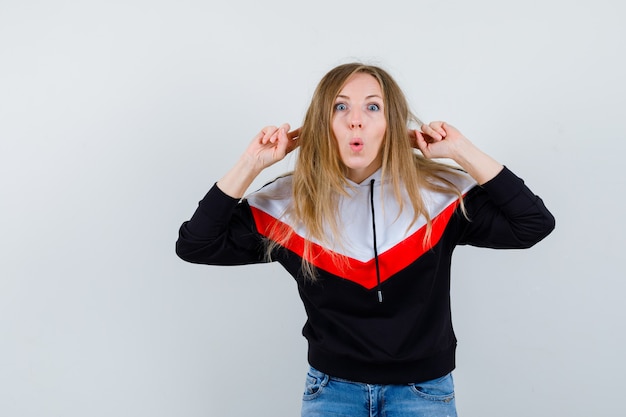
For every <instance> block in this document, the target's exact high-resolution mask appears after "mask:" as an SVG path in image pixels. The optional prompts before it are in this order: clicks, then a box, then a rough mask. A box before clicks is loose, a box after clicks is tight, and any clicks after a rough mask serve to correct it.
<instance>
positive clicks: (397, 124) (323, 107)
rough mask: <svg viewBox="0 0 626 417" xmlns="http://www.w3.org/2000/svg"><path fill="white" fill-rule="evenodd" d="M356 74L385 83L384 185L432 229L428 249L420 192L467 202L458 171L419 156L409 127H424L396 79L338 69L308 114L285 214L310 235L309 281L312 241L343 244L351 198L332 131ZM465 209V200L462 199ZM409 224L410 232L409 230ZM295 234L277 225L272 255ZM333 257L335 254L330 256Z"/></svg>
mask: <svg viewBox="0 0 626 417" xmlns="http://www.w3.org/2000/svg"><path fill="white" fill-rule="evenodd" d="M357 73H365V74H369V75H371V76H372V77H374V78H375V79H376V80H377V81H378V83H379V84H380V87H381V90H382V94H383V101H384V104H385V105H384V109H385V119H386V122H387V129H386V131H385V136H384V138H383V142H382V145H381V153H382V181H383V183H384V182H385V180H386V179H387V178H388V179H390V183H391V185H392V187H393V192H394V196H395V198H396V200H397V201H398V203H399V204H400V209H401V210H404V209H406V208H405V207H404V204H403V201H404V200H403V198H402V195H403V192H405V193H406V194H407V195H408V197H409V200H410V202H411V209H412V211H413V220H412V222H411V225H412V224H413V223H415V222H416V221H417V220H418V219H419V218H420V217H424V218H425V220H426V224H427V233H426V239H425V242H424V243H425V244H426V243H427V241H428V239H429V238H430V231H431V229H432V222H431V218H430V215H429V213H428V210H427V208H426V206H425V203H424V201H423V199H422V194H421V191H420V190H423V189H428V190H432V191H435V192H441V193H453V194H456V195H458V197H459V199H461V198H462V195H461V192H460V190H459V189H458V188H457V187H456V186H455V185H454V183H453V182H451V181H450V180H449V179H448V178H449V177H450V176H451V175H453V176H454V175H458V170H457V169H456V168H454V167H451V166H448V165H445V164H442V163H439V162H435V161H432V160H429V159H426V158H424V157H423V156H422V155H420V154H417V153H416V152H414V149H413V146H412V142H411V139H410V138H409V131H408V126H409V123H417V124H419V125H421V124H422V123H421V121H420V120H419V119H418V118H417V117H416V116H415V115H414V114H413V113H411V111H410V110H409V107H408V103H407V100H406V97H405V96H404V93H403V92H402V90H401V89H400V87H399V86H398V84H397V83H396V82H395V80H394V79H393V78H392V77H391V76H390V75H389V74H388V73H387V72H386V71H385V70H383V69H382V68H379V67H377V66H372V65H365V64H361V63H348V64H343V65H340V66H338V67H335V68H333V69H332V70H331V71H329V72H328V73H327V74H326V75H325V76H324V77H323V78H322V80H321V81H320V82H319V84H318V86H317V88H316V90H315V92H314V94H313V98H312V100H311V104H310V105H309V108H308V110H307V112H306V115H305V118H304V122H303V124H302V128H301V131H300V137H299V139H298V141H299V142H300V147H299V153H298V157H297V160H296V163H295V167H294V172H293V182H292V193H293V204H292V206H291V207H290V209H289V210H288V212H287V213H286V214H288V215H289V216H291V217H292V219H295V220H296V222H298V223H299V224H300V225H302V226H303V228H304V230H306V233H307V234H308V235H307V236H305V242H304V254H303V255H304V256H303V259H302V270H303V273H304V275H305V276H306V277H308V278H315V275H316V274H315V268H314V267H313V265H312V261H313V251H312V243H311V239H314V240H316V241H318V242H321V243H322V246H323V247H329V246H330V243H332V242H334V243H335V244H336V243H337V242H341V236H342V234H341V225H340V224H338V216H337V215H336V213H337V210H338V204H339V197H340V196H342V195H344V196H347V192H346V187H349V183H348V181H347V178H346V175H345V174H346V166H345V165H344V164H343V162H342V160H341V156H340V154H339V149H338V146H337V140H336V138H335V136H334V134H333V131H332V118H333V111H334V103H335V100H336V98H337V95H338V94H339V92H340V91H341V89H342V88H343V86H344V85H345V84H346V82H347V81H348V80H349V79H350V78H351V77H352V76H353V75H355V74H357ZM461 204H462V199H461ZM411 225H409V226H408V227H407V229H408V228H410V226H411ZM292 234H293V230H292V229H290V228H286V227H281V226H278V225H277V227H275V228H274V229H273V230H272V231H271V232H270V236H269V238H270V242H269V244H268V248H267V251H268V252H267V254H268V256H271V252H272V251H273V250H274V249H275V248H276V246H278V245H282V244H284V243H286V242H287V241H288V240H289V239H290V238H291V235H292ZM329 252H330V251H329ZM330 254H331V255H332V256H334V257H335V261H336V263H337V264H339V265H347V263H346V262H345V259H341V258H342V256H341V255H338V254H336V253H335V252H330Z"/></svg>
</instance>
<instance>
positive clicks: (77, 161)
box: [0, 0, 626, 417]
mask: <svg viewBox="0 0 626 417" xmlns="http://www.w3.org/2000/svg"><path fill="white" fill-rule="evenodd" d="M623 16H624V6H623V3H622V2H619V1H617V0H615V1H608V0H595V1H587V0H584V1H577V2H571V1H565V0H563V1H559V0H543V1H528V0H527V1H517V2H506V1H496V0H477V1H471V2H469V1H461V0H455V1H440V0H438V1H434V0H433V1H414V2H407V1H398V2H394V1H388V2H383V3H381V2H380V1H369V0H359V1H356V0H350V1H326V0H322V1H320V0H318V1H315V2H307V3H299V2H295V1H278V0H274V1H265V2H260V1H252V0H246V1H231V2H212V1H188V0H182V1H181V0H178V1H173V0H169V1H154V0H153V1H148V0H125V1H110V0H109V1H99V0H98V1H62V0H56V1H31V0H20V1H17V0H0V61H1V62H0V138H1V141H0V185H1V201H0V210H1V216H0V231H1V237H2V238H1V240H0V245H2V246H1V263H0V274H1V279H0V415H2V416H7V417H12V416H81V417H82V416H94V417H95V416H151V417H156V416H223V417H224V416H252V415H254V416H272V417H274V416H295V415H299V404H300V395H301V391H302V386H303V383H304V372H305V370H306V366H307V365H306V345H305V341H304V339H303V338H302V336H301V335H300V329H301V327H302V325H303V323H304V313H303V309H302V307H301V305H300V301H299V299H298V297H297V293H296V288H295V285H294V283H293V281H292V279H291V278H290V277H289V276H288V275H287V274H286V273H285V272H284V271H282V270H281V269H280V267H278V266H277V265H261V266H249V267H239V268H219V267H207V266H198V265H192V264H188V263H185V262H183V261H181V260H179V259H178V258H176V256H175V254H174V242H175V240H176V238H177V232H178V227H179V225H180V223H181V222H182V221H184V220H185V219H187V218H188V217H189V216H191V214H192V212H193V210H194V209H195V207H196V204H197V201H198V200H199V199H200V198H201V197H202V196H203V195H204V193H205V192H206V191H207V190H208V188H209V187H210V186H211V185H212V184H213V182H214V181H216V180H217V179H218V178H219V177H220V176H221V175H222V174H223V173H224V172H225V171H226V170H227V169H228V168H229V167H230V166H231V164H233V162H234V161H235V160H236V158H237V157H238V156H239V155H240V153H241V152H242V151H243V149H244V148H245V146H246V145H247V144H248V143H249V141H250V139H251V138H252V137H253V136H254V135H255V134H256V133H257V132H258V131H259V130H260V128H261V127H263V126H264V125H267V124H280V123H283V122H289V123H291V124H292V126H294V127H295V126H296V125H298V124H299V123H300V122H301V120H302V117H303V115H304V111H305V109H306V107H307V106H308V103H309V100H310V98H311V94H312V92H313V89H314V87H315V85H316V84H317V82H318V81H319V79H320V77H321V76H322V75H323V74H324V73H325V72H326V71H328V70H329V69H330V68H332V67H333V66H335V65H337V64H340V63H343V62H346V61H350V60H353V59H359V60H364V61H366V62H369V63H374V64H379V65H382V66H384V67H385V68H387V69H388V70H389V71H390V72H391V73H392V74H393V75H394V76H395V77H396V79H397V80H398V82H399V83H400V84H401V86H402V87H403V88H404V90H405V92H406V94H407V96H408V97H409V100H410V102H411V104H412V107H413V109H414V110H415V111H416V113H417V114H418V115H419V116H420V117H421V118H423V119H424V120H438V119H443V120H447V121H448V122H450V123H452V124H453V125H455V126H457V127H458V128H459V129H461V131H462V132H464V133H465V134H466V135H467V136H468V137H469V138H470V139H472V140H473V141H474V142H475V143H476V144H477V145H478V146H479V147H481V148H482V149H483V150H485V151H487V152H488V153H490V154H491V155H493V156H494V157H495V158H497V159H498V160H500V161H502V162H503V163H505V164H506V165H508V166H509V167H510V168H511V169H512V170H513V171H514V172H516V173H517V174H519V175H520V176H522V177H523V178H524V179H525V180H526V182H527V183H528V184H529V185H530V186H531V188H532V189H533V190H534V191H535V192H536V193H538V194H539V195H541V196H542V197H543V198H544V200H545V201H546V203H547V205H548V207H549V208H550V209H551V210H552V211H553V213H554V214H555V216H556V218H557V229H556V231H555V232H554V233H553V234H552V235H551V236H549V237H548V238H547V239H546V240H545V241H543V242H542V243H540V244H539V245H538V246H536V247H534V248H532V249H530V250H527V251H493V250H486V249H472V248H460V249H459V250H458V251H457V254H456V259H455V264H454V267H453V294H452V296H453V307H454V311H453V314H454V322H455V327H456V330H457V336H458V338H459V340H460V344H459V351H458V368H457V371H456V372H455V379H456V384H457V401H458V408H459V412H460V414H461V415H462V416H466V417H473V416H476V417H478V416H480V417H486V416H500V415H503V414H504V415H507V416H509V417H516V416H519V417H522V416H530V415H532V416H555V415H561V416H565V415H567V416H581V417H582V416H592V415H595V416H598V415H614V414H615V413H616V412H618V410H620V409H621V408H622V407H621V405H620V404H621V400H620V398H621V396H622V394H623V388H624V384H623V375H624V373H625V371H626V365H625V360H624V358H623V349H624V348H623V347H624V345H625V344H626V340H625V336H624V331H623V330H624V324H623V322H624V319H625V318H626V312H625V308H624V301H623V298H624V290H626V283H625V282H624V276H625V274H624V268H623V265H622V262H619V261H620V260H623V258H624V255H623V254H622V251H623V249H624V247H625V244H624V243H625V242H624V231H625V222H624V220H623V207H624V203H623V196H624V190H625V187H624V185H625V184H624V182H625V181H624V174H623V169H622V167H621V165H622V156H623V154H624V151H625V145H624V142H625V139H626V138H625V136H626V135H625V133H626V128H625V127H624V123H623V122H624V110H625V108H626V106H625V104H626V103H625V101H626V100H625V96H626V88H625V84H624V81H623V76H624V74H625V73H626V65H625V63H624V59H625V58H624V56H625V52H626V51H625V48H624V39H626V33H625V32H626V31H625V29H624V25H623ZM292 162H293V158H289V159H288V160H286V161H284V163H281V164H279V165H277V166H275V167H272V169H270V170H268V171H267V172H265V173H264V174H263V175H262V177H261V178H259V179H258V183H257V184H256V185H258V184H260V183H262V182H264V181H266V180H269V179H271V178H273V176H275V175H277V174H279V173H282V172H284V171H287V170H288V169H289V168H290V166H291V164H292ZM503 410H506V411H503Z"/></svg>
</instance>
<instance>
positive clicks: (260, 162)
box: [217, 123, 300, 198]
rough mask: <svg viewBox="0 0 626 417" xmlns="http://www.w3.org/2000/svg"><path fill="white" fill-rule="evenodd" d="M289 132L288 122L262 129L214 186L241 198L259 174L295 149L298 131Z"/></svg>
mask: <svg viewBox="0 0 626 417" xmlns="http://www.w3.org/2000/svg"><path fill="white" fill-rule="evenodd" d="M289 129H290V126H289V125H288V124H287V123H285V124H283V125H281V126H279V127H276V126H266V127H264V128H263V129H261V132H259V134H258V135H256V136H255V137H254V139H252V142H250V144H249V145H248V148H247V149H246V151H245V152H244V154H243V155H242V156H241V158H239V160H238V161H237V163H236V164H235V166H234V167H232V168H231V169H230V170H229V171H228V172H227V173H226V175H224V176H223V177H222V178H221V179H220V180H219V181H218V182H217V186H218V187H219V188H220V189H221V190H222V191H223V192H224V193H226V194H228V195H230V196H231V197H234V198H241V197H242V196H243V195H244V193H245V192H246V190H247V189H248V187H249V186H250V184H252V181H254V179H255V178H256V176H257V175H259V174H260V173H261V171H263V170H264V169H265V168H267V167H269V166H270V165H273V164H275V163H276V162H278V161H280V160H282V159H283V158H284V157H285V156H286V155H287V154H288V153H289V152H291V151H293V150H294V149H296V148H297V147H298V138H299V136H300V129H296V130H293V131H291V132H290V131H289Z"/></svg>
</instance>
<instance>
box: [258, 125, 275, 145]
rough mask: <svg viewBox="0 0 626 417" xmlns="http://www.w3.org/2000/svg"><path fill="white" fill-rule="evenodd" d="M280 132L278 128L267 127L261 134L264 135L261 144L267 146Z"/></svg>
mask: <svg viewBox="0 0 626 417" xmlns="http://www.w3.org/2000/svg"><path fill="white" fill-rule="evenodd" d="M277 131H278V128H277V127H276V126H265V127H264V128H263V129H262V130H261V132H262V133H263V137H262V138H261V143H263V144H266V143H267V142H269V141H270V139H271V138H272V136H274V134H275V133H276V132H277Z"/></svg>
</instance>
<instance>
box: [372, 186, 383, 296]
mask: <svg viewBox="0 0 626 417" xmlns="http://www.w3.org/2000/svg"><path fill="white" fill-rule="evenodd" d="M370 207H371V209H372V234H373V235H374V263H375V264H376V284H377V290H378V302H379V303H382V302H383V291H382V289H381V288H380V267H379V265H378V245H377V244H376V220H375V219H374V180H373V179H372V180H371V181H370Z"/></svg>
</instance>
